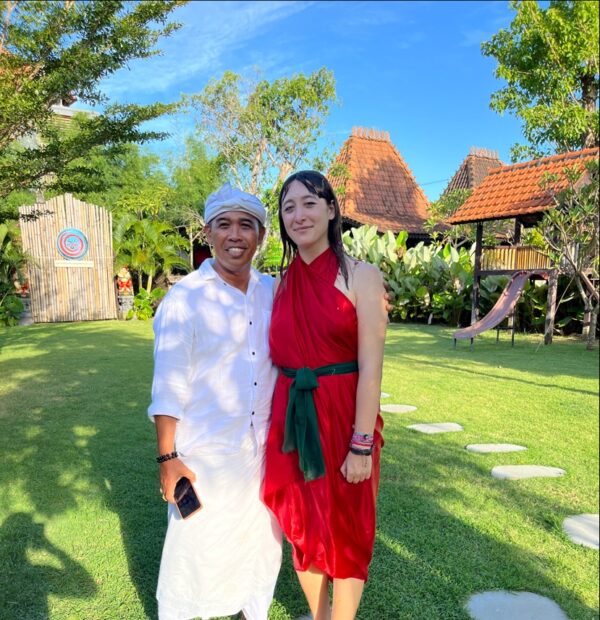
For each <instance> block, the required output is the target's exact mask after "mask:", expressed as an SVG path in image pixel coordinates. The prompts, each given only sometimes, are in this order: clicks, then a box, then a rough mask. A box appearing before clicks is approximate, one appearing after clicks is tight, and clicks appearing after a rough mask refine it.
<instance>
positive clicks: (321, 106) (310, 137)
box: [189, 68, 337, 195]
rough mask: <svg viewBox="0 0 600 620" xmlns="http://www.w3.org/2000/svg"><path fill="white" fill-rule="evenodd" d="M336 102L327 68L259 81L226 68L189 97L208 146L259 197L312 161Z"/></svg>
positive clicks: (244, 186) (232, 175)
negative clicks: (197, 92)
mask: <svg viewBox="0 0 600 620" xmlns="http://www.w3.org/2000/svg"><path fill="white" fill-rule="evenodd" d="M336 100H337V99H336V93H335V80H334V78H333V74H332V73H331V71H328V70H327V69H325V68H322V69H320V70H318V71H315V72H314V73H311V74H310V75H309V76H305V75H304V74H302V73H300V74H297V75H294V76H292V77H290V78H287V77H286V78H280V79H278V80H274V81H273V82H269V81H268V80H261V81H259V82H258V83H253V82H251V81H250V80H248V79H244V78H242V77H241V76H240V75H237V74H236V73H233V72H232V71H226V72H225V73H224V74H223V76H222V77H221V78H220V79H218V80H212V81H211V82H209V84H208V85H207V86H206V88H205V89H204V91H203V92H202V93H200V94H197V95H192V96H191V97H190V98H189V102H190V103H191V105H192V107H193V109H195V110H196V111H197V112H198V114H199V119H198V130H199V132H200V133H201V135H202V136H203V137H204V139H205V141H206V143H207V145H209V146H211V147H212V148H213V149H214V150H215V152H217V153H219V154H220V155H221V156H222V157H223V159H224V162H225V166H226V169H227V172H228V174H229V175H230V176H231V178H232V179H233V180H234V182H235V183H236V185H237V186H238V187H240V188H241V189H244V190H246V191H248V192H250V193H252V194H255V195H261V194H262V193H264V192H265V191H267V190H272V191H273V190H274V189H275V187H276V185H277V183H278V182H281V181H283V179H285V177H286V176H287V175H288V174H289V173H290V172H291V171H292V170H294V169H296V168H297V167H298V166H299V164H300V163H301V162H303V161H306V160H307V159H308V157H309V156H310V154H311V149H313V147H314V146H315V143H316V141H317V139H318V137H319V135H320V128H321V127H322V125H323V123H324V121H325V118H326V117H327V115H328V114H329V110H330V108H331V105H332V104H333V103H335V102H336Z"/></svg>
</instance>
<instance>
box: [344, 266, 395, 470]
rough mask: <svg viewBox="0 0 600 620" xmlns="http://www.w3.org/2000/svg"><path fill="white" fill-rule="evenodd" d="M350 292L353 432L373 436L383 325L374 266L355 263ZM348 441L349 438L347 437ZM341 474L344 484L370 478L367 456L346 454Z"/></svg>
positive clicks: (379, 280) (383, 308)
mask: <svg viewBox="0 0 600 620" xmlns="http://www.w3.org/2000/svg"><path fill="white" fill-rule="evenodd" d="M351 289H352V291H353V293H354V295H355V299H356V315H357V318H358V387H357V390H356V413H355V418H354V432H356V433H366V434H368V435H372V434H373V430H374V428H375V421H376V419H377V414H378V413H379V401H380V398H381V374H382V367H383V347H384V344H385V330H386V326H387V318H388V317H387V312H386V306H385V299H384V287H383V278H382V277H381V273H380V272H379V270H378V269H377V267H375V266H374V265H370V264H367V263H359V264H358V265H357V266H356V268H355V270H354V273H353V277H352V282H351ZM348 440H350V437H348ZM342 473H343V474H344V476H345V477H346V480H348V482H362V481H363V480H366V479H367V478H369V477H370V475H371V457H370V456H361V455H356V454H352V453H351V452H349V453H348V456H347V457H346V460H345V461H344V465H343V466H342Z"/></svg>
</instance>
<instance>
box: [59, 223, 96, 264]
mask: <svg viewBox="0 0 600 620" xmlns="http://www.w3.org/2000/svg"><path fill="white" fill-rule="evenodd" d="M56 247H57V249H58V251H59V252H60V253H61V254H62V255H63V256H64V257H65V258H68V259H69V260H77V259H79V258H83V257H84V256H85V255H86V254H87V251H88V240H87V239H86V236H85V235H84V234H83V233H82V232H81V231H80V230H77V228H65V229H64V230H61V231H60V232H59V233H58V237H57V238H56Z"/></svg>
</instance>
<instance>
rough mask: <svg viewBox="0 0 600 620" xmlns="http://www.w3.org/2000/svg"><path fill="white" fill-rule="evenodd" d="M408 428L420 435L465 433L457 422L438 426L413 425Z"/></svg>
mask: <svg viewBox="0 0 600 620" xmlns="http://www.w3.org/2000/svg"><path fill="white" fill-rule="evenodd" d="M407 428H410V429H412V430H413V431H419V433H427V434H428V435H433V434H435V433H459V432H460V431H463V430H464V429H463V427H462V426H461V425H460V424H456V423H455V422H437V423H436V424H411V425H410V426H407Z"/></svg>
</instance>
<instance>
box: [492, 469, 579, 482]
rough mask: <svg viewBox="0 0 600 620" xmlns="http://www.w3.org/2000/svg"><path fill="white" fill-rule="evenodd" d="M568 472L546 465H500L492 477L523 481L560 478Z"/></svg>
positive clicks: (494, 470)
mask: <svg viewBox="0 0 600 620" xmlns="http://www.w3.org/2000/svg"><path fill="white" fill-rule="evenodd" d="M566 473H567V472H566V471H565V470H564V469H560V468H559V467H546V466H545V465H498V466H497V467H494V468H493V469H492V476H494V478H499V479H500V480H522V479H524V478H559V477H560V476H564V475H565V474H566Z"/></svg>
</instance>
